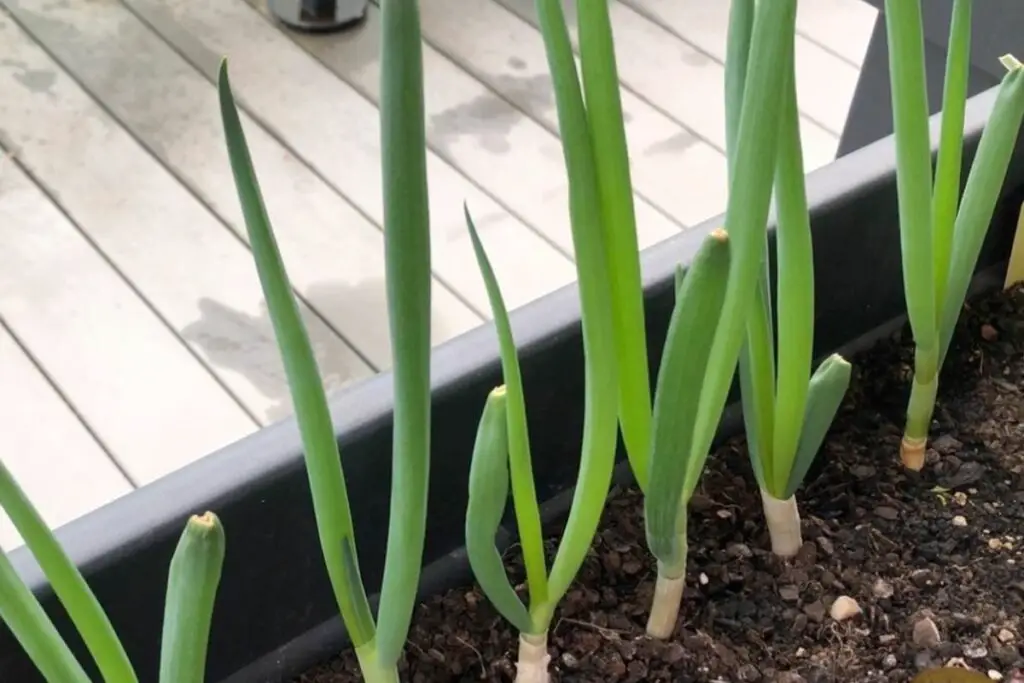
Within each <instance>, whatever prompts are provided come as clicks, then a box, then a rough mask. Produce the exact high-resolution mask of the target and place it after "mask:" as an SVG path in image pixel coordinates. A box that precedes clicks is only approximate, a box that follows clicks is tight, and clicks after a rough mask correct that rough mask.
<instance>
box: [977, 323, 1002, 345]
mask: <svg viewBox="0 0 1024 683" xmlns="http://www.w3.org/2000/svg"><path fill="white" fill-rule="evenodd" d="M981 338H982V339H984V340H985V341H987V342H994V341H995V340H996V339H999V332H997V331H996V328H994V327H992V326H991V325H989V324H988V323H985V324H984V325H982V326H981Z"/></svg>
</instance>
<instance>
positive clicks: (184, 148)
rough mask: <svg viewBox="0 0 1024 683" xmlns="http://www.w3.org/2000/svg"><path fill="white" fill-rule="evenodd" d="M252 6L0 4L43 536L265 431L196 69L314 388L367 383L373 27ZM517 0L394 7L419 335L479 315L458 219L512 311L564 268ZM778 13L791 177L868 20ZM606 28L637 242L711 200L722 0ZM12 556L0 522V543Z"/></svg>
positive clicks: (10, 456)
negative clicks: (288, 305)
mask: <svg viewBox="0 0 1024 683" xmlns="http://www.w3.org/2000/svg"><path fill="white" fill-rule="evenodd" d="M264 1H265V0H216V1H215V2H197V1H195V0H116V1H115V0H109V1H108V0H104V1H100V2H96V1H92V2H81V1H76V2H44V1H43V0H0V154H2V153H3V151H4V150H14V151H15V152H16V155H17V162H13V161H10V160H0V240H4V242H3V246H4V249H3V250H2V251H0V372H2V373H6V374H4V377H5V379H6V380H7V381H5V382H3V383H0V409H2V410H0V450H2V451H3V452H0V458H2V459H3V460H4V462H5V463H6V464H7V465H8V467H10V468H11V470H12V471H13V472H14V473H15V475H16V476H17V478H18V479H19V481H21V482H22V484H23V485H24V486H25V488H26V489H28V491H29V493H30V495H32V497H33V499H34V500H35V501H36V502H37V504H38V505H39V507H40V508H41V509H42V511H43V514H44V516H45V517H46V518H47V520H48V521H50V522H51V523H52V524H54V525H60V524H63V523H66V522H68V521H71V520H72V519H74V518H75V517H77V516H79V515H81V514H84V513H86V512H88V511H89V510H92V509H95V508H97V507H99V506H101V505H103V504H104V503H106V502H109V501H110V500H113V499H114V498H117V497H118V496H121V495H123V494H124V493H127V492H128V491H130V490H131V489H132V488H133V487H134V486H138V485H143V484H145V483H148V482H150V481H153V480H154V479H156V478H158V477H160V476H163V475H164V474H167V473H169V472H171V471H174V470H176V469H179V468H180V467H181V466H183V465H185V464H187V463H189V462H192V461H194V460H196V459H198V458H200V457H203V456H205V455H206V454H208V453H210V452H212V451H214V450H216V449H217V448H219V447H221V446H223V445H226V444H227V443H229V442H231V441H234V440H236V439H238V438H241V437H242V436H244V435H246V434H248V433H250V432H252V431H254V430H255V429H258V428H259V427H260V426H261V425H263V424H266V423H268V422H271V421H273V420H276V419H279V418H281V417H283V416H285V415H287V414H288V413H290V412H291V403H290V399H289V396H288V392H287V386H286V382H285V380H284V376H283V372H282V369H281V366H280V359H279V356H278V352H277V349H276V346H275V344H274V339H273V334H272V329H271V326H270V323H269V320H268V318H267V314H266V310H265V306H264V304H263V301H262V299H263V297H262V292H261V289H260V287H259V283H258V278H257V276H256V271H255V267H254V266H253V263H252V258H251V253H250V251H249V248H248V244H247V242H246V235H245V230H244V223H243V220H242V216H241V211H240V207H239V205H238V198H237V195H236V192H235V188H234V182H233V179H232V175H231V172H230V168H229V165H228V162H227V156H226V151H225V149H224V140H223V132H222V129H221V121H220V112H219V105H218V102H217V96H216V88H215V80H216V71H217V67H218V65H219V61H220V58H221V56H222V55H226V56H228V57H229V59H230V66H231V74H232V84H233V86H234V89H235V94H236V96H237V98H238V100H239V104H240V106H241V108H242V110H243V111H242V120H243V125H244V126H245V130H246V134H247V138H248V142H249V145H250V148H251V150H252V154H253V158H254V161H255V164H256V167H257V173H258V175H259V178H260V181H261V186H262V188H263V191H264V195H265V199H266V202H267V205H268V211H269V213H270V216H271V219H272V220H273V222H274V225H275V228H276V233H277V237H278V242H279V244H280V246H281V249H282V253H283V256H284V259H285V261H286V264H287V266H288V269H289V274H290V276H291V278H292V280H293V283H294V285H295V288H296V291H297V293H298V295H299V297H300V303H301V304H302V312H303V315H304V316H305V318H306V321H307V324H308V326H309V329H310V334H311V337H312V339H313V341H314V346H315V347H316V350H317V354H318V360H319V362H320V364H321V370H322V372H323V374H324V380H325V385H326V386H327V387H328V388H329V389H336V388H338V387H340V386H343V385H344V384H346V383H348V382H351V381H354V380H358V379H360V378H364V377H367V376H369V375H371V374H373V373H374V372H375V371H378V370H382V369H386V368H387V367H388V366H389V365H390V349H389V330H388V325H387V314H386V299H385V295H384V282H383V276H384V261H383V257H384V254H383V251H384V248H383V234H382V231H381V221H382V218H383V206H382V196H381V193H382V187H381V172H380V151H381V150H380V142H379V126H380V122H379V111H378V109H377V104H378V100H379V82H378V79H379V75H380V73H379V70H380V54H379V53H380V43H379V15H378V10H377V9H376V7H375V6H373V5H371V7H370V10H369V16H368V20H367V21H366V22H364V23H363V24H361V25H360V26H358V27H357V28H355V29H354V30H352V31H346V32H342V33H338V34H320V35H312V34H302V33H293V32H290V31H288V30H287V29H285V28H283V27H282V26H281V25H280V24H278V23H276V22H275V21H274V20H272V19H271V18H270V17H269V16H267V15H266V10H265V8H264V6H263V5H262V3H263V2H264ZM374 1H375V0H374ZM533 3H534V0H423V1H422V2H421V3H420V11H421V20H422V28H423V32H424V43H425V46H424V67H425V97H426V102H425V104H426V110H427V111H426V123H427V133H428V147H429V154H428V172H429V174H430V176H429V182H430V201H431V218H432V231H433V254H432V255H433V264H432V265H433V271H434V276H435V281H434V283H433V286H432V289H433V294H434V303H433V309H434V310H433V316H432V320H433V330H432V332H433V335H432V336H433V342H434V343H435V344H439V343H442V342H444V341H447V340H449V339H451V338H453V337H455V336H458V335H460V334H462V333H464V332H466V331H468V330H470V329H472V328H474V327H476V326H478V325H479V324H481V323H482V322H483V321H484V320H485V319H487V318H489V317H490V312H489V306H488V303H487V298H486V294H485V291H484V287H483V283H482V280H481V278H480V276H479V273H478V271H477V266H476V262H475V259H474V256H473V253H472V247H471V243H470V241H469V237H468V233H467V230H466V227H465V224H464V221H463V214H462V206H463V202H468V204H469V206H470V208H471V210H472V211H473V213H474V216H475V218H476V220H477V224H478V227H479V228H480V229H481V233H482V237H483V239H484V241H485V243H486V245H487V248H488V252H489V254H490V256H491V258H492V261H493V262H494V264H495V266H496V271H497V274H498V277H499V279H500V281H501V284H502V287H503V289H504V293H505V295H506V300H507V303H508V304H509V306H510V307H513V308H515V307H519V306H522V305H524V304H526V303H529V302H531V301H533V300H535V299H537V298H539V297H541V296H543V295H545V294H547V293H549V292H551V291H552V290H554V289H556V288H558V287H560V286H562V285H564V284H567V283H569V282H571V281H572V280H573V278H574V275H575V272H574V268H573V264H572V260H571V259H572V252H573V249H572V242H571V237H570V231H569V223H568V207H567V197H566V194H567V192H566V189H567V188H566V186H567V183H566V179H565V170H564V160H563V157H562V152H561V149H560V145H559V142H558V124H557V114H556V111H555V106H554V100H553V91H552V85H551V79H550V77H549V75H548V65H547V58H546V55H545V52H544V44H543V40H542V38H541V36H540V33H539V32H538V30H537V27H536V24H535V19H534V7H533ZM568 5H569V6H570V7H569V9H570V10H571V5H572V3H571V2H568ZM798 7H799V13H798V17H797V27H798V31H799V34H800V35H799V37H798V39H797V45H798V47H797V68H798V89H799V95H800V104H801V112H802V114H803V117H802V121H801V123H802V130H803V133H804V150H805V158H806V160H807V167H808V170H812V169H813V168H816V167H818V166H820V165H822V164H825V163H828V161H830V160H831V159H832V157H833V156H834V152H835V148H836V145H837V138H838V133H839V132H840V131H841V130H842V127H843V125H844V123H845V118H846V115H847V112H846V110H847V109H848V106H849V102H850V99H851V98H852V95H853V90H854V86H855V84H856V78H857V74H858V71H859V68H860V64H861V63H862V61H863V57H864V53H865V50H866V48H867V45H868V41H869V39H870V35H871V32H872V28H873V25H874V20H875V15H876V11H875V10H874V9H873V8H872V7H870V6H869V5H867V4H866V3H863V2H861V0H800V3H799V4H798ZM611 13H612V21H613V27H614V30H615V37H616V48H617V55H618V60H619V69H620V79H621V81H622V86H623V88H622V102H623V109H624V113H625V118H626V121H625V124H626V133H627V140H628V143H629V147H630V159H631V163H632V177H633V183H634V188H635V190H636V212H637V218H638V229H639V241H640V244H641V245H642V246H650V245H652V244H654V243H657V242H659V241H661V240H662V239H664V238H666V237H669V236H671V235H673V234H675V233H676V232H678V231H679V230H680V229H686V228H688V227H689V226H692V225H695V224H697V223H699V222H701V221H703V220H706V219H708V218H710V217H712V216H714V215H717V214H719V213H721V212H722V211H723V209H724V207H725V202H726V191H727V188H726V168H725V158H724V156H723V153H722V148H723V146H724V121H723V118H722V116H723V104H724V103H723V101H722V100H723V98H724V94H723V87H724V83H723V80H724V67H723V58H724V45H725V36H726V31H727V21H728V0H613V1H612V4H611ZM11 14H13V18H12V16H11ZM568 15H569V18H570V20H571V21H572V22H573V23H574V21H573V13H572V12H571V11H570V12H568ZM15 20H16V21H15ZM572 33H573V38H574V40H575V28H574V27H573V31H572ZM36 424H46V425H47V426H48V429H47V430H46V432H45V433H36V432H35V431H34V430H33V429H32V427H33V425H36ZM55 472H56V474H55ZM82 481H88V482H89V485H88V486H81V482H82ZM17 543H20V539H18V537H17V534H16V533H14V530H13V529H12V528H11V527H10V524H9V522H8V521H7V520H6V519H5V518H3V516H2V515H0V546H2V547H4V548H8V549H9V548H10V547H11V546H12V545H16V544H17Z"/></svg>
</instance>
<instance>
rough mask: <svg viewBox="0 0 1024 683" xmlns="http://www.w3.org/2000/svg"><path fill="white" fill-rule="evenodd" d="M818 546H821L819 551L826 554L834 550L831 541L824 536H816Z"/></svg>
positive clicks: (830, 553)
mask: <svg viewBox="0 0 1024 683" xmlns="http://www.w3.org/2000/svg"><path fill="white" fill-rule="evenodd" d="M817 541H818V547H819V548H821V552H823V553H825V554H826V555H832V554H834V553H835V552H836V549H835V547H834V546H833V545H832V541H830V540H828V539H827V538H825V537H824V536H818V538H817Z"/></svg>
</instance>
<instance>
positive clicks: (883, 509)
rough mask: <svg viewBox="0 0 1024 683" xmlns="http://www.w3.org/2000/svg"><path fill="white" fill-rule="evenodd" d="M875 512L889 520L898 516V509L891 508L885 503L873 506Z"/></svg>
mask: <svg viewBox="0 0 1024 683" xmlns="http://www.w3.org/2000/svg"><path fill="white" fill-rule="evenodd" d="M875 514H876V515H878V516H879V517H881V518H882V519H888V520H889V521H895V520H897V519H899V518H900V513H899V510H897V509H896V508H891V507H889V506H887V505H879V506H878V507H876V508H875Z"/></svg>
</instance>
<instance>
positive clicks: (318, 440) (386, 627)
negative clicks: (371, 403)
mask: <svg viewBox="0 0 1024 683" xmlns="http://www.w3.org/2000/svg"><path fill="white" fill-rule="evenodd" d="M380 11H381V30H382V37H381V46H382V47H381V61H382V64H381V103H380V115H381V149H382V154H381V156H382V165H383V190H384V192H383V194H384V249H385V279H386V287H387V297H388V317H389V322H390V330H391V344H392V361H393V370H392V376H393V382H394V396H395V398H394V438H393V443H394V445H393V453H392V480H391V514H390V524H389V529H388V544H387V558H386V561H385V568H384V578H383V585H382V587H381V591H380V601H379V606H378V610H377V618H376V621H375V620H374V616H373V614H372V613H371V611H370V605H369V601H368V599H367V595H366V591H365V588H364V586H363V582H362V578H361V576H360V571H359V561H358V556H357V552H356V540H355V537H354V532H353V524H352V515H351V511H350V509H349V502H348V494H347V491H346V487H345V478H344V473H343V470H342V465H341V460H340V456H339V450H338V445H337V442H336V441H335V433H334V427H333V425H332V423H331V416H330V413H329V411H328V407H327V400H326V397H325V393H324V389H323V385H322V384H321V380H320V374H319V370H318V368H317V364H316V359H315V357H314V355H313V350H312V348H311V346H310V342H309V336H308V333H307V331H306V328H305V326H304V325H303V322H302V319H301V318H300V316H299V311H298V306H297V304H296V301H295V297H294V295H293V293H292V288H291V286H290V283H289V280H288V275H287V273H286V271H285V267H284V263H283V261H282V259H281V254H280V252H279V250H278V247H277V243H276V240H275V238H274V233H273V230H272V228H271V225H270V220H269V218H268V216H267V213H266V208H265V207H264V204H263V199H262V195H261V193H260V188H259V183H258V182H257V179H256V175H255V173H254V171H253V166H252V160H251V158H250V156H249V151H248V148H247V146H246V142H245V136H244V132H243V130H242V126H241V122H240V120H239V117H238V111H237V109H236V106H235V102H234V98H233V96H232V93H231V86H230V82H229V80H228V72H227V65H226V62H225V63H222V64H221V69H220V78H219V92H220V103H221V114H222V117H223V122H224V130H225V135H226V139H227V149H228V156H229V158H230V161H231V168H232V171H233V173H234V177H235V184H236V187H237V190H238V195H239V199H240V201H241V205H242V210H243V214H244V217H245V224H246V229H247V232H248V236H249V242H250V244H251V246H252V251H253V256H254V258H255V263H256V269H257V271H258V273H259V278H260V282H261V285H262V287H263V293H264V296H265V297H266V299H267V308H268V311H269V313H270V317H271V320H272V322H273V326H274V334H275V336H276V338H277V344H278V347H279V348H280V351H281V356H282V359H283V361H284V367H285V371H286V374H287V377H288V384H289V388H290V390H291V395H292V401H293V402H294V405H295V414H296V418H297V420H298V425H299V431H300V433H301V437H302V443H303V446H304V451H305V459H306V469H307V473H308V478H309V486H310V491H311V494H312V499H313V508H314V512H315V515H316V521H317V528H318V531H319V535H320V545H321V549H322V552H323V556H324V561H325V565H326V569H327V573H328V575H329V577H330V581H331V585H332V587H333V590H334V595H335V599H336V600H337V603H338V607H339V610H340V612H341V616H342V620H343V622H344V624H345V627H346V629H347V631H348V635H349V638H350V639H351V641H352V644H353V646H354V648H355V652H356V656H357V657H358V659H359V664H360V667H361V669H362V672H363V677H364V679H365V680H366V681H367V682H368V683H382V682H397V681H398V671H397V661H398V658H399V656H400V655H401V652H402V648H403V647H404V645H405V640H406V637H407V634H408V630H409V625H410V622H411V619H412V612H413V608H414V607H415V602H416V594H417V589H418V586H419V577H420V569H421V564H422V555H423V544H424V533H425V529H426V506H427V487H428V475H429V458H430V305H431V290H430V285H431V274H430V229H429V212H428V201H427V174H426V140H425V137H426V136H425V130H424V128H425V124H424V115H423V111H424V107H423V67H422V43H421V34H420V19H419V3H418V2H415V1H413V0H382V1H381V3H380Z"/></svg>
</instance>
